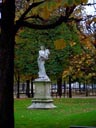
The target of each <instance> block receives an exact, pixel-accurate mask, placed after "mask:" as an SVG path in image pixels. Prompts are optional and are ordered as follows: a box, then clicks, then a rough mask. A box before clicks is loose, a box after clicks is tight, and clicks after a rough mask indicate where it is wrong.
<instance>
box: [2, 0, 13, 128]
mask: <svg viewBox="0 0 96 128" xmlns="http://www.w3.org/2000/svg"><path fill="white" fill-rule="evenodd" d="M14 18H15V1H14V0H5V1H4V2H3V7H2V20H1V37H0V127H1V128H4V127H5V128H7V127H9V128H13V127H14V114H13V113H14V107H13V102H14V101H13V75H14ZM6 21H7V22H6Z"/></svg>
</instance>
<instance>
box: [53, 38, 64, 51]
mask: <svg viewBox="0 0 96 128" xmlns="http://www.w3.org/2000/svg"><path fill="white" fill-rule="evenodd" d="M54 45H55V48H56V49H63V48H65V47H66V43H65V42H64V39H58V40H56V41H54Z"/></svg>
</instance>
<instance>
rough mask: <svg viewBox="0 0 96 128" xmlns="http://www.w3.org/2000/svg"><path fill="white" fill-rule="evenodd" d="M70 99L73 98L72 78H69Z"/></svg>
mask: <svg viewBox="0 0 96 128" xmlns="http://www.w3.org/2000/svg"><path fill="white" fill-rule="evenodd" d="M69 98H72V88H71V76H69Z"/></svg>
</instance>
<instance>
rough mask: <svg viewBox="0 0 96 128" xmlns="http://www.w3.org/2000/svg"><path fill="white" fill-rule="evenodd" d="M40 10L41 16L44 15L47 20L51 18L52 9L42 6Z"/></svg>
mask: <svg viewBox="0 0 96 128" xmlns="http://www.w3.org/2000/svg"><path fill="white" fill-rule="evenodd" d="M39 11H40V13H39V16H40V17H42V18H43V19H45V20H47V19H49V17H50V11H49V9H48V7H47V6H45V7H44V8H40V9H39Z"/></svg>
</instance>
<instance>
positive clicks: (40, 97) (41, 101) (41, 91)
mask: <svg viewBox="0 0 96 128" xmlns="http://www.w3.org/2000/svg"><path fill="white" fill-rule="evenodd" d="M33 83H34V85H35V95H34V98H33V100H32V105H30V106H29V107H28V109H50V108H55V107H56V106H55V105H54V104H53V100H52V98H51V95H50V87H51V81H46V80H38V79H36V80H35V81H34V82H33Z"/></svg>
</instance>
